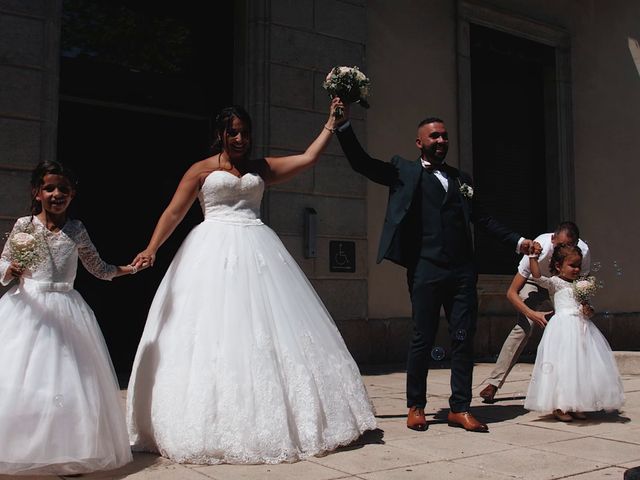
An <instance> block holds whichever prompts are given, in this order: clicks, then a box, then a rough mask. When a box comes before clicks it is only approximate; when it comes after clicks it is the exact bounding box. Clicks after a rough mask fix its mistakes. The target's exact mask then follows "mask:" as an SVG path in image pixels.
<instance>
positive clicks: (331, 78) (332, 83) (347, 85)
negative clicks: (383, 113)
mask: <svg viewBox="0 0 640 480" xmlns="http://www.w3.org/2000/svg"><path fill="white" fill-rule="evenodd" d="M370 83H371V82H370V81H369V79H368V78H367V76H366V75H365V74H364V73H362V72H361V71H360V70H359V69H358V67H334V68H332V69H331V71H330V72H329V74H328V75H327V78H326V79H325V81H324V83H323V84H322V86H323V87H324V89H325V90H326V91H327V92H329V95H330V96H331V98H335V97H340V99H341V100H342V102H343V103H344V104H345V105H346V104H349V103H359V104H360V105H361V106H362V107H364V108H369V103H368V102H367V97H368V96H369V84H370ZM338 110H340V109H338ZM338 110H336V116H337V117H340V116H342V112H341V111H338Z"/></svg>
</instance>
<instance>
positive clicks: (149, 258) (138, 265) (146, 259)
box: [131, 250, 156, 273]
mask: <svg viewBox="0 0 640 480" xmlns="http://www.w3.org/2000/svg"><path fill="white" fill-rule="evenodd" d="M155 261H156V254H155V252H152V251H150V250H143V251H142V252H140V253H139V254H138V255H136V258H134V259H133V261H132V262H131V266H132V267H133V271H132V272H131V273H136V272H138V271H139V270H144V269H145V268H149V267H153V264H154V262H155Z"/></svg>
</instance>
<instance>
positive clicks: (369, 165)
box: [336, 123, 398, 186]
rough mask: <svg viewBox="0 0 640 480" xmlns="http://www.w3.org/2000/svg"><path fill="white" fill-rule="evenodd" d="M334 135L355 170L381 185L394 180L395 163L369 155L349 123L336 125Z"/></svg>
mask: <svg viewBox="0 0 640 480" xmlns="http://www.w3.org/2000/svg"><path fill="white" fill-rule="evenodd" d="M336 135H337V136H338V141H339V142H340V146H341V147H342V151H343V152H344V154H345V156H346V157H347V160H349V164H350V165H351V168H353V169H354V170H355V171H356V172H358V173H360V174H362V175H364V176H365V177H367V178H368V179H369V180H371V181H372V182H376V183H379V184H381V185H387V186H390V185H393V184H394V183H395V182H396V180H397V178H398V169H397V168H396V167H395V165H393V164H391V163H389V162H383V161H382V160H378V159H377V158H373V157H371V156H369V154H368V153H367V152H365V151H364V149H363V148H362V145H360V142H359V141H358V138H357V137H356V134H355V133H354V131H353V128H351V124H350V123H346V124H343V125H341V126H340V127H338V128H337V129H336Z"/></svg>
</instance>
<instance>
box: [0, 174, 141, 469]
mask: <svg viewBox="0 0 640 480" xmlns="http://www.w3.org/2000/svg"><path fill="white" fill-rule="evenodd" d="M31 186H32V215H30V216H26V217H22V218H19V219H18V220H17V222H16V224H15V225H14V227H13V230H12V232H11V234H10V236H9V238H8V240H7V242H6V244H5V246H4V249H3V252H2V257H1V259H0V280H1V281H2V284H3V285H8V284H9V283H10V282H11V281H12V280H14V279H15V280H16V281H17V285H14V286H13V287H12V288H11V289H10V290H9V291H8V292H7V293H5V294H4V296H3V297H2V298H0V342H2V348H1V349H0V365H2V369H0V474H10V475H34V474H55V475H72V474H80V473H86V472H91V471H95V470H109V469H113V468H116V467H120V466H122V465H124V464H126V463H128V462H130V461H131V460H132V457H131V450H130V447H129V438H128V436H127V430H126V424H125V419H124V412H123V410H122V407H121V405H120V392H119V389H118V384H117V382H116V378H115V375H114V371H113V366H112V364H111V359H110V358H109V354H108V351H107V347H106V344H105V341H104V339H103V337H102V333H101V332H100V328H99V326H98V323H97V322H96V319H95V316H94V314H93V312H92V310H91V309H90V308H89V306H88V305H87V303H86V302H85V301H84V300H83V299H82V297H81V296H80V294H79V293H78V292H77V291H76V290H74V288H73V282H74V279H75V276H76V269H77V263H78V257H79V258H80V260H81V261H82V263H83V265H84V266H85V268H86V269H87V270H88V271H89V272H91V273H92V274H93V275H95V276H96V277H98V278H101V279H103V280H111V279H112V278H113V277H117V276H119V275H124V274H127V273H135V271H136V269H135V268H134V267H132V266H114V265H108V264H106V263H105V262H103V261H102V259H101V258H100V256H99V255H98V252H97V251H96V249H95V247H94V246H93V244H92V243H91V240H90V239H89V235H88V234H87V231H86V230H85V227H84V225H83V224H82V223H81V222H80V221H78V220H71V219H67V208H68V207H69V204H70V203H71V200H72V199H73V197H74V195H75V186H74V179H73V176H72V175H71V174H70V173H69V171H68V170H67V169H65V168H64V167H63V166H62V165H60V164H58V163H56V162H44V163H41V164H39V165H38V166H37V167H36V168H35V169H34V171H33V173H32V177H31Z"/></svg>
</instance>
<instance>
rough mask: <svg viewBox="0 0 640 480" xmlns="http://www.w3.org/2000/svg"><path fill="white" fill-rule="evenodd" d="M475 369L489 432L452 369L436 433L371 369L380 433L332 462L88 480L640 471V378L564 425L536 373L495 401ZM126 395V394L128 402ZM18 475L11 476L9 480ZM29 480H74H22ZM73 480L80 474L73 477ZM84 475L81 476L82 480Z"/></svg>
mask: <svg viewBox="0 0 640 480" xmlns="http://www.w3.org/2000/svg"><path fill="white" fill-rule="evenodd" d="M493 366H494V365H493V364H492V363H480V364H477V365H476V367H475V369H474V378H473V393H474V398H473V401H472V403H471V409H472V412H473V414H474V415H476V416H477V417H478V418H479V419H480V420H482V421H484V422H486V423H487V424H488V425H489V429H490V431H489V433H486V434H481V433H472V432H465V431H464V430H461V429H459V428H452V427H449V426H448V424H447V421H446V417H447V413H448V409H449V406H448V404H449V402H448V398H449V394H450V390H449V389H450V387H449V382H450V374H451V372H450V370H449V369H448V368H446V363H444V362H443V363H441V364H438V365H437V368H433V369H432V370H431V371H430V372H429V378H428V387H429V394H428V402H427V406H426V408H425V414H426V417H427V422H428V424H429V428H428V430H427V431H425V432H416V431H414V430H409V429H407V428H406V413H407V408H406V401H405V397H404V389H405V372H404V371H402V370H390V369H385V370H382V369H380V370H379V371H371V370H370V369H369V371H367V373H366V374H365V375H363V381H364V384H365V385H366V386H367V389H368V391H369V393H370V396H371V399H372V401H373V403H374V405H375V407H376V412H377V419H378V427H379V428H378V430H376V431H373V432H367V434H365V435H364V436H363V437H362V438H361V439H359V440H358V441H356V442H354V443H353V444H352V445H350V446H347V447H343V448H340V449H338V450H337V451H335V452H332V453H329V454H327V455H325V456H323V457H313V458H310V459H308V460H306V461H302V462H297V463H293V464H279V465H211V466H204V465H180V464H174V463H173V462H171V461H169V460H167V459H164V458H162V457H159V456H158V455H153V454H145V453H135V454H134V461H133V462H132V463H131V464H129V465H126V466H125V467H123V468H121V469H118V470H114V471H109V472H95V473H92V474H88V475H83V476H81V477H80V478H82V479H86V480H107V479H113V480H121V479H127V480H196V479H198V480H207V479H211V480H236V479H237V480H252V479H256V480H258V479H259V480H264V479H267V480H268V479H274V480H289V479H292V480H293V479H304V480H396V479H402V480H413V479H416V480H417V479H420V480H423V479H425V478H427V479H430V478H434V479H447V480H448V479H452V480H457V479H465V480H466V479H468V478H473V479H487V480H488V479H491V480H505V479H512V480H513V479H526V480H551V479H560V478H563V479H564V478H570V479H571V480H598V479H617V480H622V478H623V475H624V471H625V470H626V469H629V468H634V467H638V466H640V373H638V374H633V373H629V374H625V375H623V377H622V381H623V384H624V388H625V395H626V400H627V401H626V404H625V406H624V408H623V409H622V410H621V411H620V412H610V413H605V412H591V413H589V414H588V415H589V418H588V419H587V420H584V421H573V422H571V423H563V422H559V421H557V420H555V419H554V418H553V417H551V416H550V415H549V414H546V413H539V412H529V411H527V410H526V409H525V408H524V399H525V398H524V397H525V394H526V391H527V388H528V383H529V378H530V376H531V371H532V369H533V364H531V363H521V364H517V365H516V366H515V367H514V369H513V370H512V372H511V374H510V376H509V379H508V381H507V382H506V383H505V385H504V387H503V388H502V389H501V390H500V391H499V394H498V396H497V397H496V400H497V401H496V402H495V403H493V404H486V403H483V402H482V399H481V398H479V396H478V393H479V391H480V390H481V388H483V386H484V385H485V383H484V382H485V380H486V378H487V377H488V376H489V374H490V372H491V370H492V369H493ZM125 399H126V391H123V392H122V401H123V403H124V401H125ZM10 478H14V479H16V478H17V477H11V476H2V475H0V480H8V479H10ZM18 478H19V480H45V479H46V480H51V479H56V478H58V479H63V478H65V477H62V476H60V477H52V476H47V477H43V476H36V477H29V476H21V477H18ZM67 478H69V480H72V477H67ZM76 478H78V477H73V480H75V479H76Z"/></svg>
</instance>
